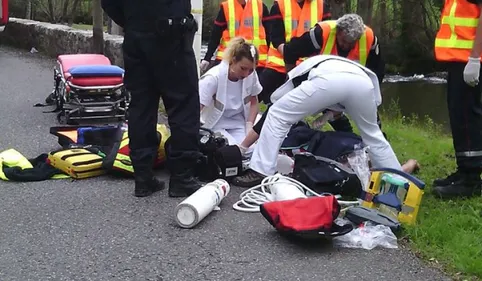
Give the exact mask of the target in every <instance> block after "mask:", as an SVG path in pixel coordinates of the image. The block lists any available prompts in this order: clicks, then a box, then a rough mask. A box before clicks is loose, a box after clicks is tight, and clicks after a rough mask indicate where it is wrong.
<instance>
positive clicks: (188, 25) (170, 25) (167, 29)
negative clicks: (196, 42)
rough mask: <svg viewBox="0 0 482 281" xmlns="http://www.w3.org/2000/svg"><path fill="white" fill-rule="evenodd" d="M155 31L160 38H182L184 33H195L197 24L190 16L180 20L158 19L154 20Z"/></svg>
mask: <svg viewBox="0 0 482 281" xmlns="http://www.w3.org/2000/svg"><path fill="white" fill-rule="evenodd" d="M156 31H157V32H158V33H159V35H161V36H183V35H184V33H186V32H196V31H197V22H196V20H195V19H194V18H193V17H192V15H189V16H187V17H182V18H160V19H157V20H156Z"/></svg>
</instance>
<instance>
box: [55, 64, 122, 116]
mask: <svg viewBox="0 0 482 281" xmlns="http://www.w3.org/2000/svg"><path fill="white" fill-rule="evenodd" d="M88 65H89V64H85V65H78V66H88ZM64 73H65V71H64V69H63V68H62V63H61V62H60V60H59V57H58V58H57V65H56V67H54V89H53V91H52V94H51V97H49V98H51V99H53V101H54V102H55V103H56V108H57V111H59V113H58V115H57V119H58V121H59V123H61V124H75V123H77V122H78V121H81V120H105V119H117V121H125V120H126V119H127V113H128V107H129V102H130V94H129V92H128V91H127V90H126V89H125V86H124V83H119V84H116V85H97V86H81V85H76V84H73V83H72V81H71V80H70V79H67V78H66V77H65V76H64Z"/></svg>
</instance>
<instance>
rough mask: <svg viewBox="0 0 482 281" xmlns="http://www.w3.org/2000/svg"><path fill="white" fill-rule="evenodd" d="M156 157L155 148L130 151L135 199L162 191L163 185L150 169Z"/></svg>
mask: <svg viewBox="0 0 482 281" xmlns="http://www.w3.org/2000/svg"><path fill="white" fill-rule="evenodd" d="M156 157H157V148H145V149H138V150H134V151H132V150H131V151H130V158H131V161H132V165H133V167H134V178H135V190H134V195H135V196H136V197H146V196H150V195H152V194H153V193H155V192H157V191H160V190H162V189H164V187H165V183H164V182H163V181H161V180H159V179H158V178H156V177H155V176H154V173H153V171H152V167H153V165H154V161H155V159H156Z"/></svg>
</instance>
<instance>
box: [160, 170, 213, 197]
mask: <svg viewBox="0 0 482 281" xmlns="http://www.w3.org/2000/svg"><path fill="white" fill-rule="evenodd" d="M204 185H205V183H203V182H201V181H200V180H199V179H197V178H196V177H194V176H182V175H171V178H170V179H169V197H188V196H191V195H192V194H193V193H194V192H196V191H197V190H198V189H199V188H201V187H202V186H204Z"/></svg>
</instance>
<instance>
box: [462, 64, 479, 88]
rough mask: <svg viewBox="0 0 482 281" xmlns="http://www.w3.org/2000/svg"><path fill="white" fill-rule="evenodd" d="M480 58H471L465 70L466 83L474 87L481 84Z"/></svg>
mask: <svg viewBox="0 0 482 281" xmlns="http://www.w3.org/2000/svg"><path fill="white" fill-rule="evenodd" d="M479 74H480V58H469V61H468V62H467V64H466V65H465V68H464V81H465V83H467V85H469V86H472V87H474V86H475V85H477V84H479Z"/></svg>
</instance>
